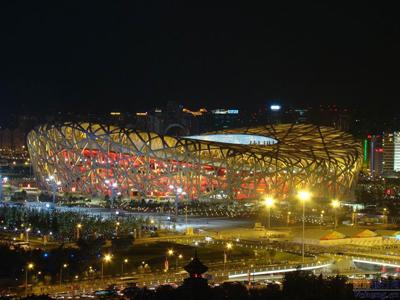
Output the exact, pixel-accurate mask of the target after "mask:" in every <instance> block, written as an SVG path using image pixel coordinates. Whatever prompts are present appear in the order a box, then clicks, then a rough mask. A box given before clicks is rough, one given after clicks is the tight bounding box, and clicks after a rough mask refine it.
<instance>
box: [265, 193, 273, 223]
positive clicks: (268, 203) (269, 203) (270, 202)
mask: <svg viewBox="0 0 400 300" xmlns="http://www.w3.org/2000/svg"><path fill="white" fill-rule="evenodd" d="M274 203H275V200H274V198H272V197H267V198H265V200H264V205H265V206H266V207H267V211H268V229H271V207H272V206H274Z"/></svg>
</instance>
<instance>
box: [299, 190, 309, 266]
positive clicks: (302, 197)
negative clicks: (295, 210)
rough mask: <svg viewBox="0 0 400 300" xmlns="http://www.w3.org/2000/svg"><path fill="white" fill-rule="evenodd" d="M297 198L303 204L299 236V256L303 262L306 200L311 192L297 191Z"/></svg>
mask: <svg viewBox="0 0 400 300" xmlns="http://www.w3.org/2000/svg"><path fill="white" fill-rule="evenodd" d="M297 198H299V200H300V201H301V202H302V206H303V232H302V236H301V244H302V246H301V258H302V262H303V263H304V231H305V221H306V218H305V210H306V202H307V201H309V200H310V199H311V193H310V192H308V191H305V190H302V191H299V192H298V193H297Z"/></svg>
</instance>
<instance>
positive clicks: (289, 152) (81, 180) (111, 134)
mask: <svg viewBox="0 0 400 300" xmlns="http://www.w3.org/2000/svg"><path fill="white" fill-rule="evenodd" d="M27 139H28V148H29V153H30V157H31V161H32V166H33V170H34V172H35V175H36V177H37V179H38V181H39V182H40V184H41V185H42V187H45V188H48V189H51V186H52V184H53V185H54V184H56V185H57V189H58V190H59V191H62V192H70V193H79V194H88V195H93V196H94V195H98V196H100V195H103V196H105V195H106V194H108V195H116V194H118V195H120V196H121V197H123V198H133V197H135V196H138V197H143V198H153V199H157V198H158V199H162V198H168V197H169V198H171V197H175V196H176V194H177V193H179V194H180V197H181V198H182V199H252V198H253V199H254V198H257V197H260V196H261V195H265V194H269V195H273V196H274V197H276V198H281V199H282V198H285V197H288V196H291V195H293V194H294V193H295V192H296V191H297V190H298V189H300V188H307V189H309V190H310V191H312V193H313V194H314V195H318V196H319V197H345V196H348V195H349V192H350V191H351V188H352V186H353V184H354V181H355V179H356V176H357V173H358V171H359V168H360V167H361V161H362V151H361V144H360V143H359V142H358V141H357V140H356V139H355V138H353V136H352V135H350V134H348V133H345V132H342V131H339V130H336V129H334V128H330V127H321V126H315V125H308V124H281V125H267V126H259V127H253V128H244V129H243V128H242V129H232V130H224V131H220V132H214V133H207V134H202V135H194V136H183V137H173V136H162V135H159V134H156V133H153V132H145V131H140V130H135V129H128V128H120V127H116V126H111V125H103V124H94V123H74V122H71V123H63V124H56V125H50V124H47V125H43V126H40V127H37V128H36V129H34V130H32V131H31V132H30V133H29V134H28V138H27ZM115 193H116V194H115Z"/></svg>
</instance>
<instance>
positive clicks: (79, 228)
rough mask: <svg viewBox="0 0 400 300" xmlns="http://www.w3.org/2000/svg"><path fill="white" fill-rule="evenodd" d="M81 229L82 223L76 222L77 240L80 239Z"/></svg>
mask: <svg viewBox="0 0 400 300" xmlns="http://www.w3.org/2000/svg"><path fill="white" fill-rule="evenodd" d="M81 229H82V224H81V223H78V224H76V239H77V240H79V238H80V235H81V234H80V233H81Z"/></svg>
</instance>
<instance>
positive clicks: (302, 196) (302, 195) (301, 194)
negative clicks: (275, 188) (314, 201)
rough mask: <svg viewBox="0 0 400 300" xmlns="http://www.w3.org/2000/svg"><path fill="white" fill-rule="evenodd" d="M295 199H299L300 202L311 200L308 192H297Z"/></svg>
mask: <svg viewBox="0 0 400 300" xmlns="http://www.w3.org/2000/svg"><path fill="white" fill-rule="evenodd" d="M297 198H299V200H300V201H303V202H306V201H309V200H310V199H311V193H310V192H309V191H305V190H303V191H299V192H298V193H297Z"/></svg>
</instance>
